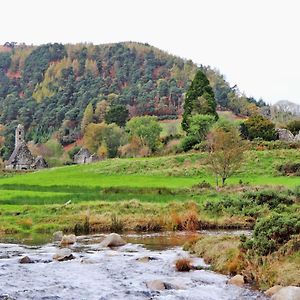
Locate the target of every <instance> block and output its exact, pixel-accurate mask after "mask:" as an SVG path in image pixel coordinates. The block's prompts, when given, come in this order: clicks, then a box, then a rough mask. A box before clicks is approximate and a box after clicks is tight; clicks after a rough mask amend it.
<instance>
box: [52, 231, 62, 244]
mask: <svg viewBox="0 0 300 300" xmlns="http://www.w3.org/2000/svg"><path fill="white" fill-rule="evenodd" d="M62 238H63V232H62V231H56V232H54V233H53V241H54V242H59V241H61V240H62Z"/></svg>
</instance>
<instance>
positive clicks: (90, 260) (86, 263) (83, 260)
mask: <svg viewBox="0 0 300 300" xmlns="http://www.w3.org/2000/svg"><path fill="white" fill-rule="evenodd" d="M80 262H81V263H82V264H85V265H91V264H95V263H97V262H96V261H95V260H93V259H90V258H82V259H81V260H80Z"/></svg>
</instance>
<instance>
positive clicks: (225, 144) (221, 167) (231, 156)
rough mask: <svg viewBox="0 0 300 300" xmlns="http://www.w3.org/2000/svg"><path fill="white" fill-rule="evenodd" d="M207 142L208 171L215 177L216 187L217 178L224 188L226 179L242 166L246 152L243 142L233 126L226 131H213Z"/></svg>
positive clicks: (220, 129)
mask: <svg viewBox="0 0 300 300" xmlns="http://www.w3.org/2000/svg"><path fill="white" fill-rule="evenodd" d="M207 142H208V146H209V157H208V160H207V166H208V169H209V170H210V171H211V172H212V173H213V174H214V175H215V177H216V183H217V186H218V181H219V178H221V181H222V186H224V185H225V181H226V179H227V178H228V177H230V176H232V175H233V174H234V172H236V171H237V170H238V168H239V167H240V166H241V165H242V162H243V157H244V152H245V150H246V145H245V142H244V141H243V140H242V138H241V137H240V133H239V131H238V129H237V128H235V127H234V126H232V127H230V128H226V129H222V128H215V129H213V130H212V131H211V132H210V133H209V135H208V137H207Z"/></svg>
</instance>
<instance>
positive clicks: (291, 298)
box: [271, 286, 300, 300]
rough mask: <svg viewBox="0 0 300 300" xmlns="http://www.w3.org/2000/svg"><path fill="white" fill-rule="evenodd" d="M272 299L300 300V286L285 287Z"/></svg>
mask: <svg viewBox="0 0 300 300" xmlns="http://www.w3.org/2000/svg"><path fill="white" fill-rule="evenodd" d="M271 300H300V287H296V286H287V287H283V288H282V289H280V290H279V291H278V292H277V293H276V294H274V295H273V296H272V298H271Z"/></svg>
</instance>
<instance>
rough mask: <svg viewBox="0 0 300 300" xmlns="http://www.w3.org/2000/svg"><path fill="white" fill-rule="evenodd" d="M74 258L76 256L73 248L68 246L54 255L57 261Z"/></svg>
mask: <svg viewBox="0 0 300 300" xmlns="http://www.w3.org/2000/svg"><path fill="white" fill-rule="evenodd" d="M74 258H75V257H74V255H73V254H72V252H71V250H70V249H68V248H62V249H58V250H57V252H56V253H55V254H54V256H53V259H55V260H57V261H67V260H72V259H74Z"/></svg>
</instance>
